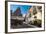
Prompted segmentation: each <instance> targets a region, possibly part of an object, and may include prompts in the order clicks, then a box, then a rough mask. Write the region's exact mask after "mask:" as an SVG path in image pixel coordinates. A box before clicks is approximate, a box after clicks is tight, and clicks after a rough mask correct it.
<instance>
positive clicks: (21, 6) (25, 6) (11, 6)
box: [10, 5, 32, 14]
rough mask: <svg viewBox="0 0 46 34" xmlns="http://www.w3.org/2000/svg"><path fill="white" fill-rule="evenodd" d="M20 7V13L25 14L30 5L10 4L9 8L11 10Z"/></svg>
mask: <svg viewBox="0 0 46 34" xmlns="http://www.w3.org/2000/svg"><path fill="white" fill-rule="evenodd" d="M18 7H20V10H21V13H22V14H26V13H28V10H29V8H31V7H32V6H31V5H10V10H12V11H13V12H14V11H15V10H16V9H17V8H18Z"/></svg>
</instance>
